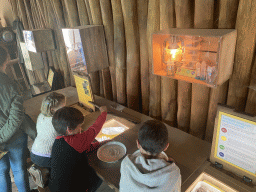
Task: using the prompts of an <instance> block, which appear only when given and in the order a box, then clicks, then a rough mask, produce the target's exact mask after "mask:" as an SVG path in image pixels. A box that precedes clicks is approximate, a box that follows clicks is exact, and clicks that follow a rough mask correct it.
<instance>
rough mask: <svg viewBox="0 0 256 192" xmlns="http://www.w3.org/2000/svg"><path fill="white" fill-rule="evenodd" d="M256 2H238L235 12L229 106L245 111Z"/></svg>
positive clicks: (253, 44)
mask: <svg viewBox="0 0 256 192" xmlns="http://www.w3.org/2000/svg"><path fill="white" fill-rule="evenodd" d="M255 13H256V0H240V1H239V6H238V12H237V20H236V29H237V41H236V52H235V63H234V71H233V75H232V77H231V79H230V83H229V91H228V100H227V104H228V105H229V106H232V107H235V108H236V110H238V111H243V110H244V109H245V104H246V99H247V94H248V86H249V84H250V73H251V66H252V59H253V54H254V48H255V35H256V30H255V23H256V14H255Z"/></svg>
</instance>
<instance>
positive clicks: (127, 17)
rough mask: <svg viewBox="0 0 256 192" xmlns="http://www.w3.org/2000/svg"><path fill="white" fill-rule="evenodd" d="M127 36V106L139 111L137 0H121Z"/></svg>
mask: <svg viewBox="0 0 256 192" xmlns="http://www.w3.org/2000/svg"><path fill="white" fill-rule="evenodd" d="M121 4H122V10H123V16H124V26H125V38H126V70H127V80H126V86H127V106H128V107H129V108H130V109H133V110H136V111H139V108H140V106H139V103H140V85H139V84H140V79H139V78H140V55H139V39H138V35H139V34H138V33H139V32H138V25H137V20H136V18H137V14H136V13H137V9H136V1H135V0H130V1H127V0H121Z"/></svg>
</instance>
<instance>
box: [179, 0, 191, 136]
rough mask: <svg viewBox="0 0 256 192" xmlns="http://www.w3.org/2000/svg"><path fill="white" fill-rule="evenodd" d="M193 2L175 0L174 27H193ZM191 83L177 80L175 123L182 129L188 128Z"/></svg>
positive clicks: (186, 129)
mask: <svg viewBox="0 0 256 192" xmlns="http://www.w3.org/2000/svg"><path fill="white" fill-rule="evenodd" d="M192 8H193V4H192V2H191V1H189V0H175V13H176V27H177V28H192V27H193V12H192ZM191 89H192V86H191V83H187V82H185V81H178V96H177V98H178V99H177V102H178V110H177V124H178V128H179V129H181V130H183V131H188V130H189V124H190V112H191Z"/></svg>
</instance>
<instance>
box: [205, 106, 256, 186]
mask: <svg viewBox="0 0 256 192" xmlns="http://www.w3.org/2000/svg"><path fill="white" fill-rule="evenodd" d="M221 115H226V116H228V117H230V118H234V119H236V120H240V121H243V122H246V123H250V124H254V125H255V126H256V117H252V116H250V115H248V114H244V113H239V112H236V111H234V109H232V108H229V107H226V106H222V105H219V106H218V111H217V116H216V119H215V127H214V135H213V141H212V149H211V156H210V161H211V162H212V163H213V164H215V163H216V162H217V163H219V164H221V165H222V166H223V169H224V170H227V171H230V172H232V173H234V174H236V175H238V176H239V177H241V178H243V177H244V176H245V177H247V178H250V179H251V180H252V183H253V185H256V173H255V174H253V173H251V172H250V171H247V170H245V169H243V168H241V167H239V166H237V165H235V164H232V163H230V162H228V161H226V160H224V159H221V158H219V157H217V155H216V154H217V148H218V141H217V139H218V136H219V132H220V131H219V129H220V128H219V127H220V118H221ZM254 131H255V130H254ZM255 133H256V131H255Z"/></svg>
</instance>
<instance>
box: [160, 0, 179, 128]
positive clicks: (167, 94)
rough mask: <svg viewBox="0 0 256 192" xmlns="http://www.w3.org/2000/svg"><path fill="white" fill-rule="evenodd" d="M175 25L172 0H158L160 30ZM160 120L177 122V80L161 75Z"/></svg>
mask: <svg viewBox="0 0 256 192" xmlns="http://www.w3.org/2000/svg"><path fill="white" fill-rule="evenodd" d="M174 27H175V11H174V0H171V1H169V0H160V30H163V29H169V28H174ZM161 95H162V96H161V114H162V121H164V122H165V123H167V124H169V125H171V126H176V123H177V80H175V79H171V78H169V77H161Z"/></svg>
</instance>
